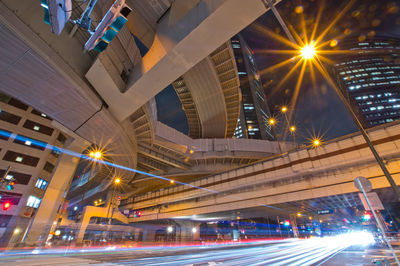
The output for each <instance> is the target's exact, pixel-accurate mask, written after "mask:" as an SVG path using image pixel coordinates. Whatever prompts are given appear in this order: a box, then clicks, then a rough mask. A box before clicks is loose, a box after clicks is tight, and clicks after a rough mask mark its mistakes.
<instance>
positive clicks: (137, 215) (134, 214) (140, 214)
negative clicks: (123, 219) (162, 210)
mask: <svg viewBox="0 0 400 266" xmlns="http://www.w3.org/2000/svg"><path fill="white" fill-rule="evenodd" d="M140 216H142V211H134V212H133V217H134V218H136V217H140Z"/></svg>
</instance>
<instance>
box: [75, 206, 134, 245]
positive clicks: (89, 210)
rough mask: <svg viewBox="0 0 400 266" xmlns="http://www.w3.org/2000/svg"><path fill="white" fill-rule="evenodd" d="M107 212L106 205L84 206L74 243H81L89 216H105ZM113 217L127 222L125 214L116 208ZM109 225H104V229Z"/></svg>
mask: <svg viewBox="0 0 400 266" xmlns="http://www.w3.org/2000/svg"><path fill="white" fill-rule="evenodd" d="M107 212H108V206H107V207H94V206H86V207H85V208H84V210H83V215H82V219H81V221H80V223H79V225H78V228H79V232H78V236H77V237H76V243H77V244H82V242H83V238H84V236H85V231H86V228H87V227H88V225H89V222H90V218H91V217H101V218H106V217H107ZM110 213H111V212H110ZM109 215H111V214H109ZM109 217H110V216H109ZM114 219H115V220H118V221H120V222H122V223H125V224H128V223H129V220H128V218H127V217H126V216H125V215H123V214H122V213H121V212H119V211H118V210H114V214H113V220H114ZM107 226H110V227H112V225H107ZM110 227H105V229H108V228H110Z"/></svg>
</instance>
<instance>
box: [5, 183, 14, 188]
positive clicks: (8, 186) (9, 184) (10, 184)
mask: <svg viewBox="0 0 400 266" xmlns="http://www.w3.org/2000/svg"><path fill="white" fill-rule="evenodd" d="M14 185H15V182H9V183H8V184H7V186H6V188H7V190H13V189H14Z"/></svg>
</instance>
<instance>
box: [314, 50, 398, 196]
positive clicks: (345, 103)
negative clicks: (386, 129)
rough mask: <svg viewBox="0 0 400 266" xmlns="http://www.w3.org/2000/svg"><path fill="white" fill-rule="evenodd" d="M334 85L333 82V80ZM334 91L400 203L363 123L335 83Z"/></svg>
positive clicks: (317, 59)
mask: <svg viewBox="0 0 400 266" xmlns="http://www.w3.org/2000/svg"><path fill="white" fill-rule="evenodd" d="M315 59H316V61H317V62H318V64H319V66H320V67H321V68H322V70H323V71H324V72H325V73H327V74H328V72H327V71H326V69H325V67H324V65H323V64H322V62H321V61H320V60H319V58H318V57H317V56H316V57H315ZM331 82H332V83H333V80H331ZM332 85H334V86H333V87H334V89H335V91H336V94H337V95H338V96H339V98H340V100H341V101H342V102H343V104H344V105H345V106H346V109H347V111H349V113H350V115H351V117H352V118H353V121H354V123H355V124H356V126H357V128H358V130H359V131H360V132H361V135H362V136H363V138H364V140H365V142H366V143H367V145H368V147H369V149H370V150H371V152H372V154H373V155H374V157H375V160H376V161H377V162H378V164H379V166H380V168H381V169H382V172H383V173H384V175H385V176H386V179H387V180H388V181H389V183H390V186H391V187H392V189H393V191H394V193H395V195H396V197H397V200H398V201H400V189H399V188H398V187H397V185H396V182H395V181H394V179H393V177H392V176H391V175H390V173H389V170H388V169H387V168H386V165H385V164H384V162H383V161H382V158H381V157H380V156H379V154H378V152H377V151H376V150H375V147H374V145H373V144H372V142H371V140H370V138H369V136H368V134H367V132H366V131H365V129H364V127H363V125H362V124H361V121H360V120H359V119H358V117H357V115H356V114H355V113H354V111H353V109H352V108H351V106H350V104H349V102H348V101H347V99H346V97H345V96H344V95H343V93H342V92H341V91H340V89H339V87H338V86H337V85H336V84H335V83H334V84H332Z"/></svg>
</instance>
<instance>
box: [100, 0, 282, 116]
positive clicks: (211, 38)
mask: <svg viewBox="0 0 400 266" xmlns="http://www.w3.org/2000/svg"><path fill="white" fill-rule="evenodd" d="M278 2H279V1H278ZM173 8H174V6H172V7H171V12H170V13H167V14H166V15H165V17H164V18H163V19H162V20H161V21H160V23H159V26H158V29H157V32H156V35H155V38H154V41H153V44H152V46H151V48H150V50H149V51H148V53H147V54H146V55H145V56H144V57H143V59H142V61H141V62H140V63H139V64H137V65H136V66H135V68H134V69H133V71H132V73H131V74H130V76H129V80H128V83H127V88H126V92H121V91H119V90H117V89H116V87H115V86H114V87H113V88H112V90H113V91H112V92H110V91H109V90H110V88H109V87H108V86H101V87H100V88H98V87H96V90H97V91H98V92H99V93H100V94H101V95H102V97H103V98H104V99H105V101H106V102H107V104H108V105H109V106H110V110H111V112H112V113H113V114H114V115H115V116H116V117H117V119H118V120H120V121H122V120H124V119H125V118H127V117H128V116H129V115H130V114H132V113H133V112H134V111H136V110H137V109H138V108H140V107H141V106H142V105H143V104H145V103H146V102H147V101H148V100H149V99H151V98H152V97H154V96H155V95H156V94H157V93H159V92H160V91H161V90H162V89H164V88H165V87H167V86H168V85H169V84H171V83H172V82H173V81H174V80H176V79H177V78H178V77H180V76H182V75H183V74H184V73H185V72H187V71H188V70H189V69H191V68H192V67H193V66H194V65H196V64H197V63H199V62H200V61H201V60H203V59H204V58H205V57H207V56H208V55H209V54H211V53H212V52H213V51H214V50H215V49H216V48H218V47H219V46H221V45H222V44H223V43H224V42H226V41H227V40H229V39H230V38H231V37H232V36H234V35H235V34H237V33H238V32H239V31H241V30H242V29H244V28H245V27H247V26H248V25H249V24H251V23H252V22H253V21H254V20H255V19H257V18H258V17H259V16H261V15H262V14H263V13H265V11H266V9H265V6H264V4H263V3H262V1H261V0H247V1H242V0H202V1H200V2H199V3H198V4H197V5H196V6H194V7H193V8H192V9H191V10H190V11H189V12H188V13H187V14H186V15H185V16H184V17H183V18H182V19H180V20H179V21H178V22H176V23H174V24H173V25H171V24H172V23H171V22H172V20H174V18H173V16H171V13H173ZM174 22H175V20H174Z"/></svg>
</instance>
